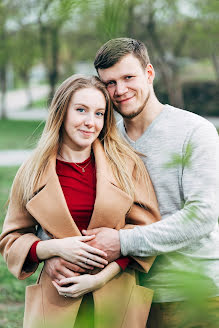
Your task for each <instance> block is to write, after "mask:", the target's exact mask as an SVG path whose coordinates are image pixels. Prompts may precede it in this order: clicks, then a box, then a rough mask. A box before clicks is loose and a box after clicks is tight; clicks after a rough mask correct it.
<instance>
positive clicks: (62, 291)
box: [52, 274, 101, 298]
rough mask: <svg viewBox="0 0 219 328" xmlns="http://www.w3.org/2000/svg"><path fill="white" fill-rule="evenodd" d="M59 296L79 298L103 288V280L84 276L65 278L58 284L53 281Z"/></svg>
mask: <svg viewBox="0 0 219 328" xmlns="http://www.w3.org/2000/svg"><path fill="white" fill-rule="evenodd" d="M52 283H53V285H54V286H55V288H56V289H57V291H58V293H59V295H61V296H65V297H72V298H77V297H80V296H82V295H84V294H87V293H89V292H91V291H93V290H96V289H97V288H100V287H101V280H100V279H97V277H96V275H90V274H84V275H80V276H76V277H71V278H65V279H62V280H60V281H59V283H56V282H55V281H52ZM67 285H69V286H67Z"/></svg>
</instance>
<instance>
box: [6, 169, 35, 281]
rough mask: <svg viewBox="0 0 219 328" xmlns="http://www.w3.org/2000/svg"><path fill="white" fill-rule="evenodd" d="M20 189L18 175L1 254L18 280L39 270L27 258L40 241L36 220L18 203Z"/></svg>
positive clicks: (10, 201)
mask: <svg viewBox="0 0 219 328" xmlns="http://www.w3.org/2000/svg"><path fill="white" fill-rule="evenodd" d="M18 187H19V178H18V174H17V175H16V177H15V179H14V182H13V185H12V190H11V195H10V200H9V206H8V210H7V214H6V218H5V221H4V224H3V229H2V234H1V236H0V252H1V254H2V255H3V257H4V259H5V261H6V263H7V266H8V269H9V271H11V273H12V274H13V275H14V276H15V277H17V278H18V279H25V278H27V277H29V276H30V275H31V274H32V273H34V272H35V271H36V269H37V266H38V264H36V263H34V264H31V263H28V261H26V258H27V255H28V252H29V250H30V248H31V246H32V244H33V243H34V242H35V241H37V240H40V239H39V238H38V237H36V235H35V233H36V225H37V222H36V220H35V219H34V218H33V217H32V216H31V215H30V213H29V212H28V211H27V210H26V208H24V207H23V206H21V204H19V202H18V197H17V190H18Z"/></svg>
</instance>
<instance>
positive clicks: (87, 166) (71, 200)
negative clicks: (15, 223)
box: [28, 156, 129, 270]
mask: <svg viewBox="0 0 219 328" xmlns="http://www.w3.org/2000/svg"><path fill="white" fill-rule="evenodd" d="M77 165H79V166H77ZM82 168H84V172H83V170H82ZM56 173H57V175H58V178H59V182H60V185H61V187H62V191H63V194H64V196H65V200H66V203H67V205H68V209H69V211H70V213H71V216H72V218H74V221H75V223H76V225H77V227H78V229H79V230H80V231H82V230H83V229H85V230H86V229H87V227H88V225H89V222H90V219H91V216H92V213H93V209H94V202H95V198H96V168H95V160H94V157H93V156H90V157H89V158H87V159H86V160H85V161H84V162H83V163H76V164H75V163H70V162H64V161H61V160H58V159H57V160H56ZM37 243H38V241H37V242H35V243H34V244H33V245H32V247H31V249H30V252H29V254H28V260H29V261H32V262H39V260H38V258H37V255H36V246H37ZM116 262H117V263H118V264H119V265H120V267H121V268H122V269H123V270H124V269H125V268H126V267H127V265H128V263H129V258H127V257H121V258H119V259H118V260H116Z"/></svg>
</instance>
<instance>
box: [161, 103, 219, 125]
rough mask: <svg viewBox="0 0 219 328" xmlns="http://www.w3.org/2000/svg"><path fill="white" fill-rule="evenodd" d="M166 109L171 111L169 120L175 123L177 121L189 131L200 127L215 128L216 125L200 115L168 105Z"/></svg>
mask: <svg viewBox="0 0 219 328" xmlns="http://www.w3.org/2000/svg"><path fill="white" fill-rule="evenodd" d="M166 108H167V110H168V111H169V119H170V120H173V121H174V120H175V121H176V122H178V123H179V124H180V125H181V126H183V127H184V128H185V129H187V130H190V129H194V128H195V129H196V128H198V127H199V126H206V127H209V128H214V125H213V124H212V123H211V122H209V121H208V120H207V119H206V118H204V117H202V116H200V115H198V114H195V113H193V112H190V111H188V110H186V109H180V108H177V107H173V106H170V105H166Z"/></svg>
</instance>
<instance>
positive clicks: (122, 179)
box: [17, 75, 147, 206]
mask: <svg viewBox="0 0 219 328" xmlns="http://www.w3.org/2000/svg"><path fill="white" fill-rule="evenodd" d="M83 88H96V89H97V90H100V91H101V92H102V93H103V95H104V97H105V99H106V112H105V115H104V126H103V129H102V131H101V133H100V135H99V137H98V138H99V139H100V141H101V143H102V144H103V146H104V150H105V153H106V156H107V158H108V159H109V163H110V164H111V167H112V170H113V173H114V175H115V178H116V179H117V181H118V183H119V185H120V187H121V188H122V189H123V190H124V191H125V192H126V193H127V194H129V195H130V196H131V197H134V193H135V187H134V185H133V179H132V174H133V172H130V168H128V166H127V165H124V163H126V162H127V159H128V158H129V159H130V161H132V162H133V164H134V171H135V172H134V174H135V178H136V179H137V180H138V179H139V178H140V177H141V178H142V177H145V183H147V175H146V172H145V167H144V164H143V162H142V161H141V159H140V158H139V156H138V155H137V153H136V152H135V151H134V150H133V149H132V148H131V147H130V146H129V144H128V143H127V142H126V141H125V140H124V139H123V138H122V137H121V136H120V134H119V132H118V131H117V127H116V120H115V117H114V113H113V106H112V102H111V99H110V97H109V94H108V92H107V90H106V88H105V85H104V84H103V83H102V82H101V81H100V79H99V78H98V77H95V76H91V77H87V76H82V75H72V76H70V77H69V78H68V79H67V80H65V81H64V82H63V83H62V84H61V85H60V87H59V88H58V89H57V91H56V93H55V95H54V97H53V100H52V102H51V105H50V108H49V115H48V119H47V121H46V125H45V128H44V130H43V133H42V135H41V138H40V140H39V141H38V145H37V147H36V148H35V150H34V152H33V154H32V156H31V157H30V158H29V159H28V160H27V161H26V162H25V163H24V165H23V166H22V167H21V168H20V170H19V172H18V179H19V184H18V185H19V188H18V194H17V197H18V199H19V201H20V203H21V204H22V205H23V206H25V205H26V203H27V202H28V200H29V199H30V198H31V197H32V196H33V194H34V191H35V190H36V189H37V187H38V183H39V181H40V178H41V177H42V175H43V173H44V171H45V169H46V167H47V164H48V163H49V161H50V159H51V158H52V157H53V156H56V154H57V152H58V151H59V148H60V146H61V144H62V124H63V121H64V117H65V114H66V111H67V108H68V105H69V102H70V100H71V97H72V95H73V94H74V93H75V92H76V91H77V90H79V89H83Z"/></svg>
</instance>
